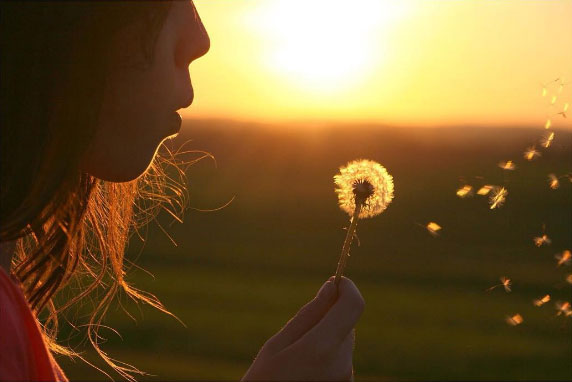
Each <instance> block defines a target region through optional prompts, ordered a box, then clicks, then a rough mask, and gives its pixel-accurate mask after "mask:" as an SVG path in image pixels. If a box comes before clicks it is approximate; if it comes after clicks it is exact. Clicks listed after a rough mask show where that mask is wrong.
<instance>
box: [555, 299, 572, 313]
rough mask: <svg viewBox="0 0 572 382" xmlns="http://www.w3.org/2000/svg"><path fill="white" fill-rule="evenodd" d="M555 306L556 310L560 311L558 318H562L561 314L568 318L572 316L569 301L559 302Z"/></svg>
mask: <svg viewBox="0 0 572 382" xmlns="http://www.w3.org/2000/svg"><path fill="white" fill-rule="evenodd" d="M555 305H556V310H557V311H558V313H556V315H557V316H560V315H561V314H563V315H565V316H566V317H570V316H572V308H571V307H570V303H569V302H568V301H564V302H561V301H558V302H557V303H556V304H555Z"/></svg>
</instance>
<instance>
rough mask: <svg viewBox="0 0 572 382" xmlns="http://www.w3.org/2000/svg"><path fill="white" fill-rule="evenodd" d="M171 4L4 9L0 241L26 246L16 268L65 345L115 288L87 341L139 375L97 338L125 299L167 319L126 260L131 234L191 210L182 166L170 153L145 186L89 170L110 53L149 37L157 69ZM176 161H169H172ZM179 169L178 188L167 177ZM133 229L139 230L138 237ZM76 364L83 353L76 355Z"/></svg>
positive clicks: (148, 54)
mask: <svg viewBox="0 0 572 382" xmlns="http://www.w3.org/2000/svg"><path fill="white" fill-rule="evenodd" d="M171 5H172V0H164V1H137V2H135V1H49V2H43V1H38V2H32V1H23V2H20V1H9V2H4V1H3V2H2V5H1V13H0V14H1V31H0V40H1V46H0V51H1V54H2V60H1V73H2V81H1V94H0V107H1V113H0V114H1V121H2V122H1V134H2V135H1V141H0V142H1V143H0V144H1V147H0V148H1V151H0V155H1V162H0V163H1V171H0V184H1V189H0V201H1V203H0V242H7V241H12V240H18V241H17V248H16V255H15V256H14V258H13V262H12V270H13V273H14V275H15V276H16V277H17V278H18V279H19V280H20V282H21V284H22V286H23V288H24V293H25V295H26V297H27V299H28V301H29V303H30V305H31V307H32V309H33V310H34V311H35V312H36V315H39V314H40V313H41V312H46V314H47V319H46V321H45V323H44V329H45V337H46V338H47V339H48V343H49V346H50V348H51V349H52V351H55V352H60V353H64V354H67V355H74V354H75V353H74V352H72V351H71V350H70V349H67V348H65V347H61V346H59V345H57V344H56V342H55V336H56V334H57V330H58V324H57V323H58V314H59V313H61V312H62V311H64V310H65V309H67V308H69V307H70V306H71V305H73V304H75V303H76V302H78V301H79V300H80V299H82V298H83V297H85V296H87V295H88V294H90V292H92V291H94V290H96V289H98V288H100V287H102V286H103V285H105V286H106V291H105V293H104V294H103V298H101V300H100V301H99V302H98V303H96V304H95V308H94V311H93V312H92V315H91V319H90V322H89V325H88V329H87V334H88V337H89V340H90V342H91V344H92V345H93V347H94V348H95V350H96V351H97V352H98V353H99V355H100V356H101V357H102V358H103V359H104V360H105V361H106V362H107V363H108V364H109V365H110V366H111V367H113V368H114V369H115V370H116V371H117V372H118V373H119V374H120V375H122V376H123V377H124V378H126V379H129V380H132V379H133V375H132V374H133V373H139V370H137V369H136V368H135V367H133V366H130V365H127V364H124V363H121V362H119V361H116V360H114V359H112V358H111V357H109V356H108V355H107V354H106V353H105V352H103V351H102V350H101V349H100V348H99V343H98V341H99V337H98V334H97V330H98V328H99V326H100V324H101V321H102V319H103V316H104V315H105V313H106V311H107V309H108V306H109V303H110V302H111V301H112V299H113V297H114V296H115V294H116V292H117V291H118V290H123V291H125V292H126V293H127V295H128V296H130V297H132V298H133V299H135V300H138V301H144V302H146V303H149V304H151V305H152V306H154V307H156V308H158V309H160V310H162V311H164V312H166V313H168V312H167V310H166V309H165V308H164V307H163V305H162V304H161V303H160V302H159V301H158V300H157V299H156V298H155V297H154V296H153V295H151V294H148V293H145V292H142V291H140V290H137V289H135V288H133V287H132V286H131V285H129V284H128V283H127V282H126V281H125V278H124V273H125V271H124V251H125V247H126V243H127V241H128V239H129V236H130V234H131V233H132V232H137V228H138V227H141V226H143V225H144V224H146V223H148V222H149V221H150V220H151V219H153V217H155V216H156V214H157V213H158V211H159V209H160V208H163V209H166V210H167V211H169V212H170V213H171V214H172V215H173V216H175V217H176V215H177V214H178V213H179V214H180V213H182V211H183V208H184V206H185V204H186V199H187V198H186V191H185V189H184V187H183V186H182V184H183V183H184V171H185V169H184V168H183V164H184V163H186V164H191V163H192V162H178V161H177V159H176V158H175V156H174V155H173V153H171V152H170V151H169V150H168V149H167V150H166V149H165V147H162V149H161V150H160V154H158V155H157V156H156V157H155V159H154V161H153V163H152V164H151V166H150V167H149V169H148V170H147V171H146V173H145V174H143V175H142V176H141V177H139V178H138V179H136V180H134V181H131V182H126V183H111V182H105V181H102V180H99V179H96V178H94V177H93V176H91V175H89V174H87V173H84V172H82V171H80V169H79V162H80V158H81V156H82V154H83V153H84V152H85V151H86V150H87V148H88V147H89V144H90V142H91V139H92V138H93V135H94V131H95V129H96V126H97V118H98V115H99V110H100V105H101V102H102V96H103V90H104V84H105V80H106V76H107V73H108V68H109V67H110V65H114V64H117V63H114V62H111V56H110V47H111V46H112V42H113V39H114V38H115V36H116V35H117V33H118V32H119V31H120V30H121V29H122V28H127V27H135V28H140V29H137V30H138V31H140V34H139V35H140V36H141V40H140V41H138V42H137V41H136V42H135V43H139V44H140V45H139V48H138V49H139V51H140V52H142V53H143V55H142V57H143V59H142V60H139V61H135V62H134V63H131V64H132V65H137V66H140V67H145V65H150V64H151V60H152V59H153V53H154V46H155V42H156V38H157V36H158V33H159V31H160V29H161V27H162V25H163V22H164V20H165V19H166V16H167V14H168V12H169V9H170V6H171ZM165 154H166V155H165ZM165 163H170V164H174V167H173V168H174V169H175V170H177V174H178V175H179V176H180V177H179V179H178V181H177V180H173V178H172V177H171V176H166V173H165V168H164V165H165ZM133 228H134V229H135V230H132V229H133ZM86 279H88V280H89V281H88V283H87V284H88V286H87V287H84V288H83V291H82V292H81V293H79V294H78V295H76V296H75V297H74V298H72V299H71V300H68V301H65V302H64V303H63V304H62V305H60V306H57V305H56V303H55V302H54V301H55V300H54V297H55V295H56V294H57V292H58V291H60V290H61V289H62V288H63V287H64V286H65V285H67V284H70V282H73V281H74V280H75V281H76V282H77V283H78V285H85V284H86ZM76 355H77V354H76Z"/></svg>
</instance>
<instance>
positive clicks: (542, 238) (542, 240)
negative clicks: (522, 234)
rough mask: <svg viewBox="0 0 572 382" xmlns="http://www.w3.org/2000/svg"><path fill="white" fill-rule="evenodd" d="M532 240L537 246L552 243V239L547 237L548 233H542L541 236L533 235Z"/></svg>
mask: <svg viewBox="0 0 572 382" xmlns="http://www.w3.org/2000/svg"><path fill="white" fill-rule="evenodd" d="M532 240H533V241H534V244H535V245H536V246H537V247H540V246H542V245H544V244H547V245H549V244H551V243H552V240H550V238H549V237H548V235H546V234H544V235H542V236H537V237H534V238H533V239H532Z"/></svg>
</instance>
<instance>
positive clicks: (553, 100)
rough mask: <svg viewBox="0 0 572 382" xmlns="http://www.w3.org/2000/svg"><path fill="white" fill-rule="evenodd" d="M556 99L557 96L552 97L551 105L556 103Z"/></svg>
mask: <svg viewBox="0 0 572 382" xmlns="http://www.w3.org/2000/svg"><path fill="white" fill-rule="evenodd" d="M556 98H557V97H556V96H555V95H553V96H552V99H551V100H550V104H551V105H554V104H555V103H556Z"/></svg>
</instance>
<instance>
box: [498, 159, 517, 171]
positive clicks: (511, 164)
mask: <svg viewBox="0 0 572 382" xmlns="http://www.w3.org/2000/svg"><path fill="white" fill-rule="evenodd" d="M499 167H500V168H502V169H503V170H510V171H512V170H514V169H515V168H516V166H515V164H514V162H513V161H511V160H507V161H506V162H499Z"/></svg>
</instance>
